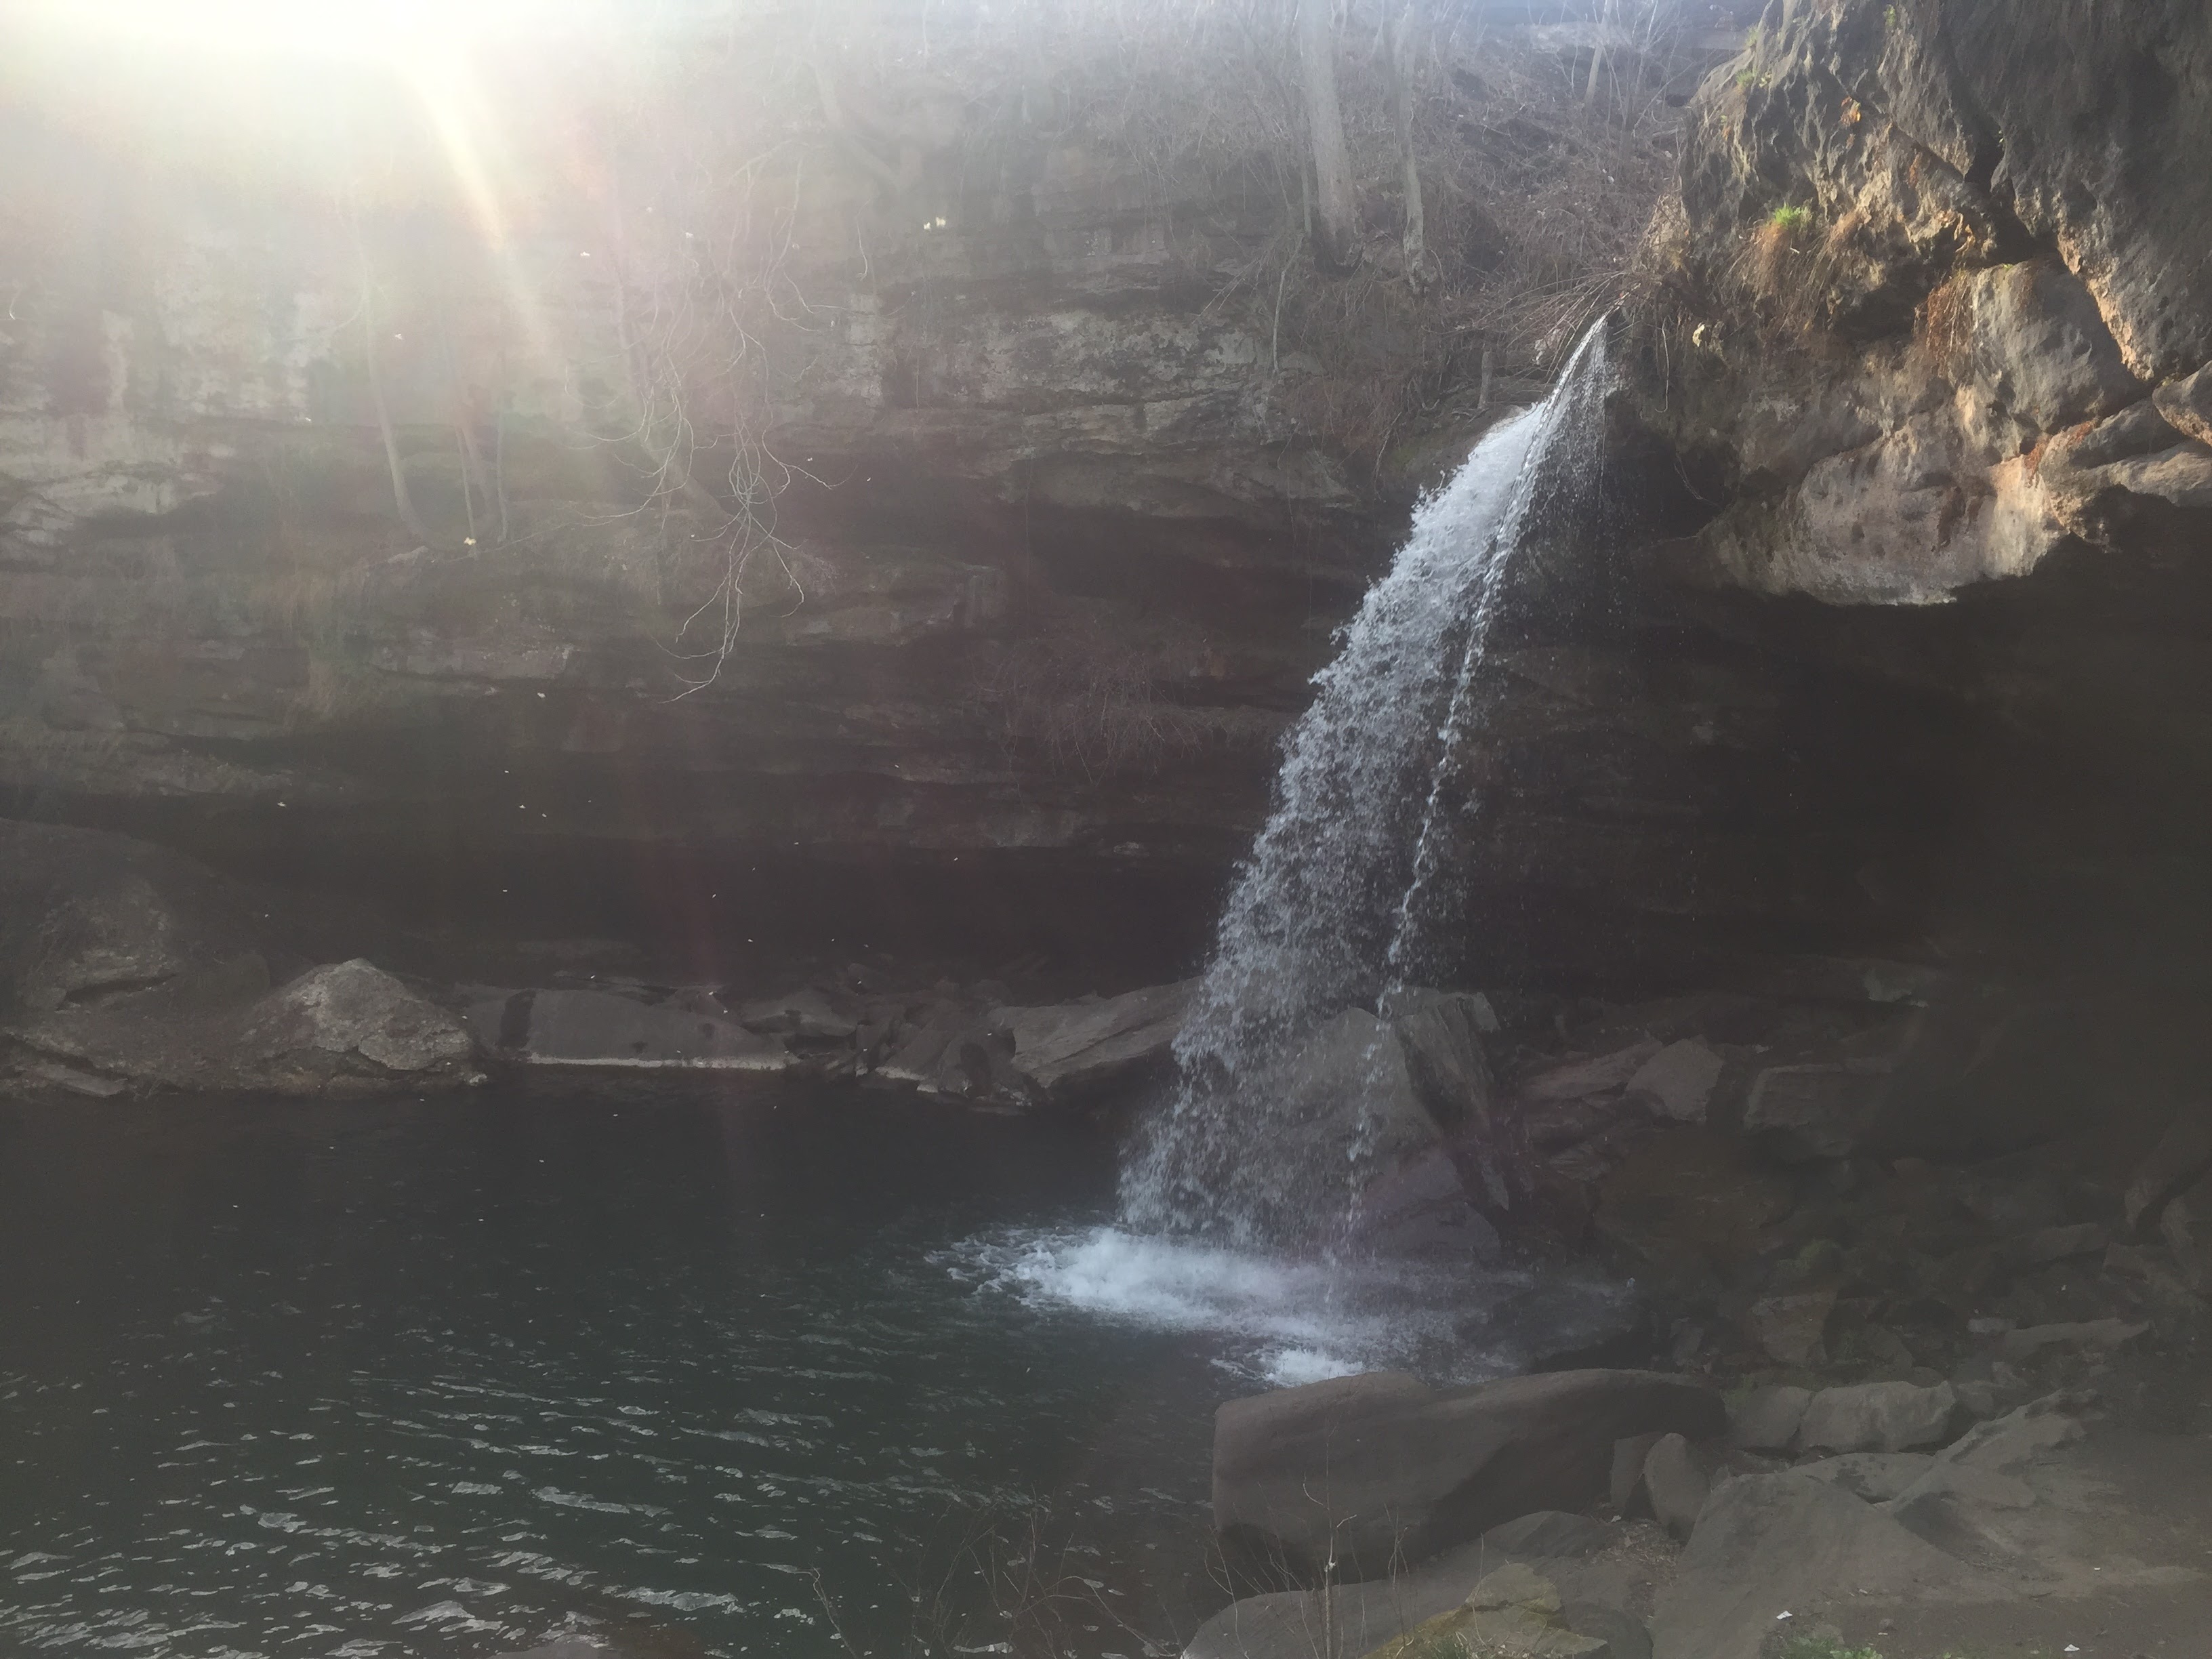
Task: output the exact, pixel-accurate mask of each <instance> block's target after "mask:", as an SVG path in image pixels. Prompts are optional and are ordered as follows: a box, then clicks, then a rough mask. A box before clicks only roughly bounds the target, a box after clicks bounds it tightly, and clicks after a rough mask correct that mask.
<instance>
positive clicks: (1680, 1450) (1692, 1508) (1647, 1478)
mask: <svg viewBox="0 0 2212 1659" xmlns="http://www.w3.org/2000/svg"><path fill="white" fill-rule="evenodd" d="M1710 1489H1711V1480H1710V1479H1709V1477H1708V1476H1707V1475H1706V1473H1705V1468H1703V1466H1702V1465H1700V1464H1699V1462H1698V1460H1697V1458H1696V1456H1695V1455H1693V1454H1692V1451H1691V1449H1690V1443H1689V1442H1688V1441H1686V1440H1685V1439H1684V1438H1683V1437H1681V1436H1680V1435H1679V1434H1665V1435H1662V1436H1660V1437H1659V1438H1658V1439H1657V1440H1656V1441H1655V1442H1653V1443H1652V1447H1651V1450H1650V1455H1648V1456H1647V1457H1646V1458H1645V1459H1644V1495H1645V1496H1646V1497H1648V1498H1650V1500H1651V1513H1652V1515H1653V1516H1655V1517H1656V1519H1657V1521H1658V1522H1659V1524H1660V1525H1661V1526H1662V1527H1664V1528H1667V1530H1668V1532H1670V1533H1672V1534H1674V1536H1675V1537H1677V1538H1687V1537H1688V1536H1689V1535H1690V1531H1691V1528H1693V1527H1695V1526H1696V1525H1697V1524H1698V1511H1699V1510H1702V1509H1703V1508H1705V1494H1706V1492H1708V1491H1709V1490H1710Z"/></svg>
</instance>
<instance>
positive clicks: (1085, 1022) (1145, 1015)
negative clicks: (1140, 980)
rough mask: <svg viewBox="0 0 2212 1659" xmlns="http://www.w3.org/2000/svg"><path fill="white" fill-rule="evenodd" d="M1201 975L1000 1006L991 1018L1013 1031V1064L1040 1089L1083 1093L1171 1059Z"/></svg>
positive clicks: (1055, 1095)
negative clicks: (1076, 998) (1118, 992)
mask: <svg viewBox="0 0 2212 1659" xmlns="http://www.w3.org/2000/svg"><path fill="white" fill-rule="evenodd" d="M1196 988H1197V981H1194V980H1185V981H1182V982H1180V983H1178V984H1174V985H1154V986H1149V987H1146V988H1145V989H1143V990H1140V991H1131V992H1129V993H1127V994H1126V995H1123V996H1117V997H1094V998H1087V999H1085V1000H1083V1001H1081V1002H1071V1003H1060V1004H1057V1005H1054V1006H1049V1007H1037V1008H1000V1009H998V1010H995V1011H994V1012H993V1014H992V1016H991V1024H993V1025H994V1027H997V1028H1000V1029H1003V1030H1006V1031H1008V1032H1010V1033H1011V1034H1012V1037H1013V1054H1012V1060H1013V1064H1014V1067H1015V1069H1016V1070H1017V1071H1018V1072H1020V1073H1022V1074H1023V1075H1024V1077H1026V1078H1027V1079H1029V1080H1030V1084H1031V1085H1032V1086H1033V1087H1034V1088H1035V1090H1036V1092H1037V1094H1038V1095H1039V1096H1040V1097H1042V1098H1045V1099H1048V1100H1053V1101H1066V1100H1073V1099H1078V1098H1080V1097H1085V1096H1089V1095H1092V1094H1095V1093H1097V1092H1098V1091H1102V1090H1105V1089H1109V1088H1112V1087H1114V1086H1115V1085H1119V1084H1122V1083H1126V1082H1127V1081H1128V1080H1129V1079H1131V1078H1133V1077H1134V1076H1137V1075H1139V1074H1141V1073H1145V1072H1147V1071H1154V1070H1158V1069H1160V1068H1162V1067H1164V1066H1165V1065H1166V1064H1167V1060H1168V1053H1169V1050H1170V1048H1171V1047H1172V1046H1173V1045H1174V1042H1175V1040H1176V1035H1177V1034H1178V1033H1179V1032H1181V1031H1182V1024H1183V1019H1184V1018H1185V1016H1186V1015H1187V1014H1188V1012H1189V1009H1190V999H1191V994H1192V993H1193V992H1194V990H1195V989H1196Z"/></svg>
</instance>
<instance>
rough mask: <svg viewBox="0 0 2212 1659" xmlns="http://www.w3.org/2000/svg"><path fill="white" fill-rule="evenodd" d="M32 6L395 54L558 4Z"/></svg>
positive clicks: (189, 33) (300, 47) (258, 48)
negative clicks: (426, 42)
mask: <svg viewBox="0 0 2212 1659" xmlns="http://www.w3.org/2000/svg"><path fill="white" fill-rule="evenodd" d="M551 9H557V8H556V7H549V6H546V5H545V4H544V3H543V0H539V3H538V4H534V5H533V4H532V3H531V0H32V3H31V4H30V6H29V7H28V11H29V13H30V15H32V16H33V17H34V18H36V19H37V20H39V21H41V22H43V23H46V24H48V25H51V26H54V27H63V28H66V29H69V30H70V31H73V32H78V33H99V34H106V35H111V36H116V37H121V38H126V39H134V40H142V41H154V42H160V43H161V44H164V45H167V44H174V45H176V46H183V47H197V48H200V49H203V50H208V51H215V52H245V53H255V54H262V53H270V54H278V55H285V54H289V55H295V56H310V57H321V58H391V57H398V56H404V55H405V54H407V53H409V52H411V51H412V50H413V49H414V48H415V47H416V46H417V45H419V44H420V43H422V42H424V41H427V40H451V39H452V38H453V37H454V36H455V35H457V34H474V33H483V31H485V30H486V29H489V28H495V27H499V26H501V25H502V24H507V23H514V22H519V21H523V20H524V19H526V17H528V16H529V15H532V14H534V13H538V12H542V11H546V10H551Z"/></svg>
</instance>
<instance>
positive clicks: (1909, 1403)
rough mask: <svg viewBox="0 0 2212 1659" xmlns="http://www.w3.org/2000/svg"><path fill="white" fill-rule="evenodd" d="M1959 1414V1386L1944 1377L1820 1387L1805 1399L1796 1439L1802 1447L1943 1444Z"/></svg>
mask: <svg viewBox="0 0 2212 1659" xmlns="http://www.w3.org/2000/svg"><path fill="white" fill-rule="evenodd" d="M1959 1426H1960V1406H1959V1395H1958V1391H1957V1390H1956V1389H1953V1388H1952V1386H1951V1385H1950V1384H1949V1383H1937V1384H1936V1385H1935V1386H1934V1387H1933V1388H1922V1387H1919V1386H1918V1385H1917V1384H1915V1383H1857V1384H1855V1385H1853V1386H1851V1387H1849V1388H1839V1389H1821V1390H1820V1392H1819V1393H1818V1394H1816V1395H1814V1396H1813V1398H1812V1400H1811V1401H1809V1402H1808V1404H1807V1405H1806V1407H1805V1418H1804V1421H1803V1422H1802V1423H1801V1424H1799V1425H1798V1428H1797V1444H1798V1445H1799V1447H1801V1448H1802V1449H1804V1450H1807V1451H1826V1452H1902V1451H1912V1450H1916V1449H1919V1448H1921V1447H1924V1446H1940V1445H1942V1444H1943V1443H1945V1442H1947V1441H1948V1440H1949V1439H1950V1438H1951V1437H1953V1436H1954V1434H1955V1433H1957V1431H1958V1429H1959Z"/></svg>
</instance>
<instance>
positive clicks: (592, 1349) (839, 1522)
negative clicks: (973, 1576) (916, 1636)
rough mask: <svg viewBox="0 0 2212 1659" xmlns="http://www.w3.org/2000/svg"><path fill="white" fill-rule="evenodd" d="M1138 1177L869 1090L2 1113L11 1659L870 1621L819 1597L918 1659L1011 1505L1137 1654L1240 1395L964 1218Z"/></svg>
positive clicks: (976, 1623) (1181, 1593) (1182, 1345)
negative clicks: (1009, 1255) (1212, 1446)
mask: <svg viewBox="0 0 2212 1659" xmlns="http://www.w3.org/2000/svg"><path fill="white" fill-rule="evenodd" d="M1111 1184H1112V1169H1111V1151H1110V1148H1109V1147H1107V1146H1104V1145H1103V1144H1101V1143H1100V1142H1098V1141H1097V1140H1096V1139H1089V1138H1086V1137H1085V1136H1084V1135H1083V1134H1081V1133H1078V1132H1075V1131H1072V1130H1066V1129H1055V1128H1052V1127H1044V1126H1039V1125H1036V1124H1030V1123H1024V1122H1018V1121H1006V1120H993V1119H986V1118H977V1117H973V1116H968V1115H961V1114H957V1113H950V1112H938V1111H933V1110H930V1109H927V1108H923V1107H921V1106H918V1105H917V1104H916V1103H915V1102H913V1101H912V1100H908V1099H897V1098H891V1097H875V1096H869V1095H866V1094H861V1093H858V1092H855V1091H818V1092H817V1093H814V1094H812V1095H802V1094H798V1093H793V1092H788V1091H781V1092H768V1091H762V1090H760V1089H758V1088H751V1089H747V1090H744V1091H729V1090H727V1089H716V1088H712V1087H703V1086H702V1087H701V1088H699V1089H696V1090H687V1091H677V1092H663V1093H661V1094H659V1095H658V1096H656V1097H654V1098H653V1100H651V1101H650V1102H646V1101H643V1100H641V1099H640V1098H639V1097H637V1096H636V1095H635V1093H629V1092H625V1093H624V1094H623V1095H621V1096H609V1095H607V1094H605V1093H604V1092H595V1091H593V1090H592V1088H590V1087H588V1086H576V1085H570V1086H568V1087H564V1088H561V1089H552V1088H539V1089H534V1090H532V1091H528V1092H525V1091H507V1092H493V1093H490V1094H487V1095H481V1096H474V1097H469V1098H467V1099H465V1100H459V1101H447V1102H442V1103H429V1104H425V1103H414V1102H401V1103H385V1104H375V1105H359V1106H347V1107H325V1106H317V1107H307V1108H302V1107H300V1106H297V1105H283V1106H278V1105H271V1104H268V1103H252V1102H242V1101H241V1102H221V1103H195V1104H190V1105H179V1104H169V1105H162V1106H159V1107H124V1108H118V1107H113V1106H100V1107H91V1106H88V1107H83V1108H78V1109H69V1110H46V1109H40V1110H33V1109H27V1108H15V1107H5V1106H0V1653H8V1654H14V1653H19V1652H21V1653H33V1652H47V1651H52V1652H61V1653H85V1654H92V1653H106V1652H116V1653H124V1654H130V1655H136V1656H144V1659H242V1656H249V1655H251V1656H268V1659H278V1656H283V1659H295V1656H297V1659H305V1656H316V1659H324V1656H337V1659H400V1656H426V1659H435V1656H445V1655H456V1656H459V1655H477V1654H487V1653H496V1652H501V1651H504V1650H513V1649H517V1648H526V1647H528V1646H530V1645H532V1644H533V1643H537V1642H540V1641H544V1640H545V1639H546V1638H548V1637H549V1636H550V1635H554V1634H556V1633H559V1632H563V1631H566V1630H569V1629H574V1628H579V1627H594V1628H601V1629H617V1628H618V1629H621V1630H623V1631H625V1632H629V1638H628V1639H632V1640H636V1641H640V1642H642V1643H644V1644H646V1646H647V1650H650V1651H653V1652H654V1653H656V1654H658V1653H661V1652H668V1653H708V1654H718V1655H736V1654H742V1653H748V1652H750V1653H755V1654H761V1653H777V1654H793V1655H805V1654H812V1653H821V1654H830V1653H836V1652H842V1651H845V1650H846V1649H845V1647H844V1646H843V1645H842V1643H841V1640H840V1638H838V1636H837V1635H836V1633H834V1632H833V1630H832V1628H831V1626H830V1616H829V1612H828V1611H827V1610H826V1609H825V1605H824V1604H825V1602H826V1603H827V1604H828V1605H829V1607H834V1608H835V1609H836V1614H837V1617H838V1620H839V1621H840V1622H841V1623H842V1627H843V1635H844V1637H845V1638H849V1640H850V1643H851V1646H852V1649H853V1650H857V1651H859V1652H860V1653H866V1654H884V1655H890V1654H894V1653H901V1652H905V1651H909V1650H911V1648H912V1636H913V1626H914V1623H915V1615H916V1607H915V1603H914V1601H912V1599H911V1598H912V1596H913V1595H914V1594H915V1593H916V1591H920V1592H921V1593H922V1594H923V1596H924V1601H923V1604H922V1607H921V1612H922V1613H923V1614H924V1616H925V1620H927V1619H934V1620H936V1626H935V1629H936V1633H938V1634H939V1635H942V1634H945V1633H946V1632H947V1631H948V1630H951V1627H952V1626H954V1625H957V1622H958V1619H959V1617H960V1615H961V1614H962V1613H963V1611H968V1610H969V1609H967V1608H966V1607H965V1604H964V1603H963V1604H962V1605H961V1606H958V1607H953V1606H950V1605H948V1607H947V1608H945V1609H944V1610H942V1611H941V1613H940V1610H939V1609H937V1608H936V1607H935V1601H936V1597H937V1595H938V1592H939V1590H940V1589H945V1586H947V1585H948V1584H952V1583H954V1582H955V1579H956V1577H957V1575H954V1574H952V1573H951V1572H949V1571H948V1570H947V1568H946V1567H945V1562H944V1559H943V1558H944V1556H945V1553H946V1547H947V1541H949V1540H957V1538H959V1537H962V1536H965V1535H967V1534H969V1531H970V1530H971V1529H973V1528H975V1526H976V1524H977V1522H978V1517H980V1516H999V1517H1000V1518H1001V1520H1002V1521H1003V1519H1004V1517H1006V1516H1008V1515H1010V1514H1012V1512H1013V1507H1014V1506H1013V1505H1012V1502H1011V1500H1010V1499H1009V1498H1007V1496H1006V1495H1007V1494H1010V1493H1012V1494H1019V1495H1022V1496H1023V1497H1024V1498H1045V1499H1047V1500H1048V1502H1049V1505H1050V1519H1049V1521H1048V1523H1047V1528H1048V1533H1049V1534H1050V1535H1051V1536H1052V1538H1053V1539H1054V1551H1053V1553H1052V1558H1051V1559H1052V1576H1053V1579H1054V1583H1058V1584H1060V1586H1061V1587H1062V1588H1063V1589H1066V1588H1070V1587H1072V1588H1073V1590H1074V1592H1075V1599H1074V1600H1073V1601H1066V1602H1064V1603H1062V1604H1061V1607H1060V1615H1059V1616H1060V1623H1061V1625H1062V1627H1063V1630H1064V1632H1065V1633H1066V1635H1067V1636H1068V1638H1069V1639H1070V1640H1071V1641H1072V1642H1073V1644H1075V1645H1076V1646H1077V1647H1078V1648H1079V1650H1091V1651H1094V1652H1096V1653H1098V1654H1102V1655H1103V1654H1112V1653H1118V1654H1123V1655H1127V1656H1129V1659H1135V1656H1136V1655H1137V1654H1139V1653H1140V1652H1141V1651H1143V1649H1142V1647H1141V1645H1139V1642H1138V1640H1137V1638H1136V1636H1135V1635H1134V1634H1133V1633H1132V1632H1131V1630H1130V1629H1128V1628H1127V1627H1126V1626H1135V1627H1137V1628H1138V1629H1139V1630H1143V1631H1146V1632H1150V1633H1152V1635H1154V1636H1155V1637H1166V1636H1170V1635H1171V1634H1172V1633H1173V1630H1174V1628H1175V1627H1176V1626H1180V1627H1182V1629H1185V1630H1187V1629H1188V1625H1189V1620H1191V1619H1192V1618H1193V1617H1194V1616H1195V1614H1196V1613H1200V1612H1202V1611H1204V1610H1206V1604H1207V1602H1208V1601H1209V1597H1210V1595H1211V1592H1210V1591H1209V1590H1208V1589H1206V1585H1205V1582H1204V1579H1203V1577H1202V1565H1201V1563H1200V1559H1199V1549H1198V1540H1199V1538H1200V1534H1201V1532H1202V1519H1203V1512H1202V1502H1203V1499H1204V1498H1205V1487H1206V1441H1207V1434H1208V1431H1209V1428H1210V1417H1211V1413H1212V1407H1213V1405H1214V1404H1215V1403H1216V1402H1217V1401H1218V1400H1220V1399H1222V1398H1225V1397H1226V1396H1228V1395H1233V1394H1237V1393H1243V1392H1249V1390H1250V1389H1251V1387H1252V1386H1253V1383H1252V1382H1251V1381H1250V1379H1249V1377H1248V1376H1241V1375H1239V1374H1237V1371H1236V1370H1234V1368H1233V1367H1231V1366H1227V1365H1225V1364H1224V1363H1223V1359H1222V1356H1221V1355H1220V1353H1218V1352H1210V1351H1209V1350H1208V1349H1207V1348H1206V1346H1205V1344H1204V1343H1203V1342H1202V1341H1200V1340H1198V1339H1196V1338H1194V1337H1190V1336H1187V1335H1176V1334H1166V1333H1162V1332H1158V1331H1148V1330H1146V1329H1143V1328H1138V1327H1135V1326H1132V1325H1129V1324H1127V1323H1115V1322H1102V1321H1100V1320H1098V1319H1096V1318H1092V1317H1088V1316H1085V1315H1082V1314H1080V1313H1075V1312H1070V1311H1064V1310H1063V1311H1054V1310H1052V1309H1051V1308H1049V1307H1047V1306H1042V1305H1032V1304H1031V1303H1030V1302H1026V1301H1024V1300H1022V1299H1020V1298H1018V1297H1016V1296H1015V1295H1013V1294H1011V1293H1010V1292H1008V1291H1006V1290H1004V1289H1002V1288H994V1286H993V1285H992V1284H991V1282H990V1275H989V1273H987V1272H986V1271H980V1270H978V1269H976V1268H975V1266H974V1257H975V1252H974V1249H973V1247H972V1241H974V1240H975V1239H976V1238H977V1237H979V1236H980V1237H1013V1236H1018V1234H1019V1233H1020V1232H1021V1231H1022V1230H1024V1229H1027V1228H1037V1227H1064V1226H1066V1225H1080V1224H1082V1223H1085V1222H1086V1221H1090V1220H1093V1219H1097V1218H1102V1217H1103V1215H1104V1213H1105V1212H1106V1209H1107V1207H1108V1205H1109V1200H1110V1189H1111ZM1015 1530H1017V1531H1018V1527H1017V1528H1015ZM1062 1546H1066V1547H1070V1549H1071V1550H1072V1553H1061V1547H1062ZM1008 1553H1010V1554H1018V1553H1021V1551H1020V1549H1019V1547H1016V1548H1015V1549H1013V1550H1012V1551H1010V1552H1008ZM1086 1580H1088V1581H1091V1582H1088V1583H1086V1582H1085V1581H1086ZM960 1582H962V1583H964V1582H966V1581H964V1580H962V1581H960ZM1031 1588H1032V1589H1034V1588H1035V1586H1034V1585H1033V1586H1032V1587H1031ZM965 1594H967V1592H966V1591H965V1590H962V1591H959V1592H958V1594H957V1595H954V1596H953V1598H952V1599H953V1601H958V1600H959V1596H960V1595H965ZM990 1620H991V1615H990V1614H989V1613H987V1612H979V1613H976V1614H975V1618H974V1619H973V1620H970V1621H969V1623H968V1624H966V1625H965V1626H961V1627H960V1628H959V1629H958V1630H957V1632H955V1635H956V1641H957V1644H959V1645H965V1646H971V1647H978V1648H987V1644H989V1642H990V1641H991V1639H992V1635H993V1632H992V1629H991V1625H990Z"/></svg>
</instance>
